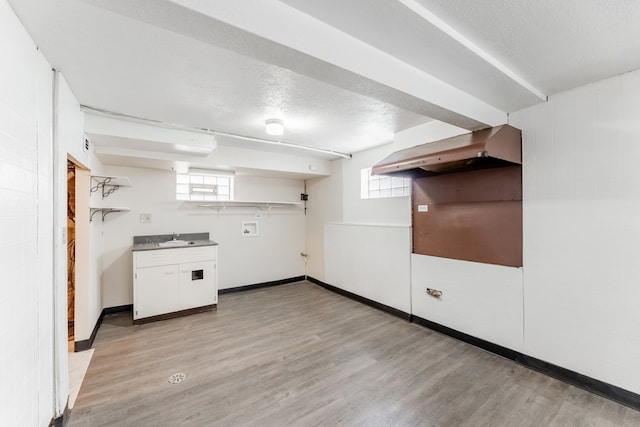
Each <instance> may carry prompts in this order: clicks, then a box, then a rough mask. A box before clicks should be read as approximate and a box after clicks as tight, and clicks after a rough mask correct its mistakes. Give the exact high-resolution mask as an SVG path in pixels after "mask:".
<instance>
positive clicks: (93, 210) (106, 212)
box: [89, 207, 131, 222]
mask: <svg viewBox="0 0 640 427" xmlns="http://www.w3.org/2000/svg"><path fill="white" fill-rule="evenodd" d="M130 210H131V209H129V208H124V207H119V208H89V211H90V214H89V222H92V221H93V216H94V215H95V214H96V213H98V212H101V213H102V222H104V217H105V216H107V215H109V214H110V213H112V212H129V211H130Z"/></svg>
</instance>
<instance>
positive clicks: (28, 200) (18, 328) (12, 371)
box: [0, 1, 55, 426]
mask: <svg viewBox="0 0 640 427" xmlns="http://www.w3.org/2000/svg"><path fill="white" fill-rule="evenodd" d="M0 52H2V57H1V58H0V60H1V61H2V64H3V66H2V67H0V232H1V233H2V240H1V241H0V268H1V269H2V274H3V280H2V286H0V341H1V342H2V351H0V365H1V366H3V367H4V368H5V369H4V377H3V383H2V387H0V413H2V422H3V424H6V425H34V426H35V425H40V426H44V425H47V424H48V422H49V421H50V420H51V418H52V417H54V415H55V414H54V393H53V390H54V386H53V378H54V372H53V370H54V351H53V328H52V326H51V324H52V322H53V317H52V316H53V309H52V307H53V286H52V285H53V284H52V280H51V275H52V265H53V264H52V256H51V249H52V246H53V243H52V242H53V235H52V234H53V233H52V222H51V213H52V197H51V177H52V174H51V159H52V156H53V154H52V148H51V117H52V115H51V106H52V98H51V79H52V73H51V67H50V66H49V64H48V63H47V62H46V60H45V59H44V58H43V57H42V55H41V54H40V53H39V52H38V51H37V49H36V47H35V46H34V44H33V42H32V41H31V39H30V38H29V36H28V34H27V33H26V31H25V30H24V29H23V28H22V26H21V24H20V22H19V21H18V19H17V18H16V16H15V15H14V14H13V11H12V10H11V8H10V7H9V5H8V4H7V3H6V2H5V1H0Z"/></svg>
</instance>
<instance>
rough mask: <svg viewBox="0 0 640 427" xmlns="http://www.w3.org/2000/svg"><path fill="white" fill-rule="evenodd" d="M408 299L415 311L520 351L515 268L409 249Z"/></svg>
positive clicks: (518, 284) (520, 318)
mask: <svg viewBox="0 0 640 427" xmlns="http://www.w3.org/2000/svg"><path fill="white" fill-rule="evenodd" d="M427 288H432V289H437V290H439V291H441V292H442V296H441V297H440V298H434V297H432V296H430V295H427V293H426V290H427ZM411 303H412V310H413V313H412V314H414V315H416V316H418V317H422V318H423V319H427V320H430V321H432V322H435V323H439V324H441V325H444V326H447V327H449V328H452V329H455V330H457V331H460V332H464V333H466V334H469V335H472V336H474V337H477V338H481V339H484V340H486V341H489V342H492V343H494V344H498V345H501V346H503V347H507V348H510V349H512V350H516V351H522V330H523V329H522V321H523V315H522V269H520V268H514V267H505V266H501V265H492V264H483V263H478V262H469V261H460V260H455V259H448V258H439V257H433V256H427V255H416V254H412V255H411Z"/></svg>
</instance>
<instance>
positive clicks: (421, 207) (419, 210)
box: [418, 205, 429, 212]
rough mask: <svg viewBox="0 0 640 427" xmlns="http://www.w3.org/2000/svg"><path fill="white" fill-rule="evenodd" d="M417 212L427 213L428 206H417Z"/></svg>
mask: <svg viewBox="0 0 640 427" xmlns="http://www.w3.org/2000/svg"><path fill="white" fill-rule="evenodd" d="M418 212H429V205H418Z"/></svg>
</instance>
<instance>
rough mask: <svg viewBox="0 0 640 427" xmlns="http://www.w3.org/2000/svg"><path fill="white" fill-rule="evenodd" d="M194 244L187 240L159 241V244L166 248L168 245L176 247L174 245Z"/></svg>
mask: <svg viewBox="0 0 640 427" xmlns="http://www.w3.org/2000/svg"><path fill="white" fill-rule="evenodd" d="M189 244H192V243H191V242H187V241H186V240H169V241H167V242H162V243H158V246H160V247H163V248H166V247H174V246H187V245H189Z"/></svg>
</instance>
